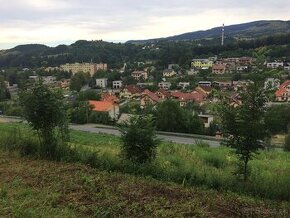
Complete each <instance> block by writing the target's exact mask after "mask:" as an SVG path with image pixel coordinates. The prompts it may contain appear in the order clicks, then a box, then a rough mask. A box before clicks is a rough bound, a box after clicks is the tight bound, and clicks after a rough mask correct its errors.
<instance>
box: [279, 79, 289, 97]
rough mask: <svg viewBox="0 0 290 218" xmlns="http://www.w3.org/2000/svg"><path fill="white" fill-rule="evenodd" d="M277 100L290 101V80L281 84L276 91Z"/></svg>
mask: <svg viewBox="0 0 290 218" xmlns="http://www.w3.org/2000/svg"><path fill="white" fill-rule="evenodd" d="M275 97H276V101H279V102H289V101H290V80H286V81H285V82H284V83H282V84H281V85H280V86H279V89H278V90H277V91H276V92H275Z"/></svg>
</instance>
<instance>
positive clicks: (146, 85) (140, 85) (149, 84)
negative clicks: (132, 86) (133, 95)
mask: <svg viewBox="0 0 290 218" xmlns="http://www.w3.org/2000/svg"><path fill="white" fill-rule="evenodd" d="M153 85H154V83H153V82H148V83H137V86H138V87H140V88H145V87H148V86H153Z"/></svg>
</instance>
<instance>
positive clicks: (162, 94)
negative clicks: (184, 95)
mask: <svg viewBox="0 0 290 218" xmlns="http://www.w3.org/2000/svg"><path fill="white" fill-rule="evenodd" d="M155 95H157V97H158V98H160V99H162V100H164V99H169V98H170V93H169V92H168V91H167V90H165V89H159V90H158V91H156V92H155Z"/></svg>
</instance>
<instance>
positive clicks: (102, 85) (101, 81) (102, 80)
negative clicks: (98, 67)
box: [96, 78, 108, 88]
mask: <svg viewBox="0 0 290 218" xmlns="http://www.w3.org/2000/svg"><path fill="white" fill-rule="evenodd" d="M96 86H98V87H100V88H107V86H108V79H107V78H100V79H96Z"/></svg>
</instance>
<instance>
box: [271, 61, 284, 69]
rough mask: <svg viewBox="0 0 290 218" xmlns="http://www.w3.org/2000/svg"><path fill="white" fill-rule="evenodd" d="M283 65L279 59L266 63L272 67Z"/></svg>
mask: <svg viewBox="0 0 290 218" xmlns="http://www.w3.org/2000/svg"><path fill="white" fill-rule="evenodd" d="M283 66H284V63H283V62H282V61H280V62H278V61H275V62H268V63H267V68H272V69H276V68H279V67H283Z"/></svg>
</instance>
